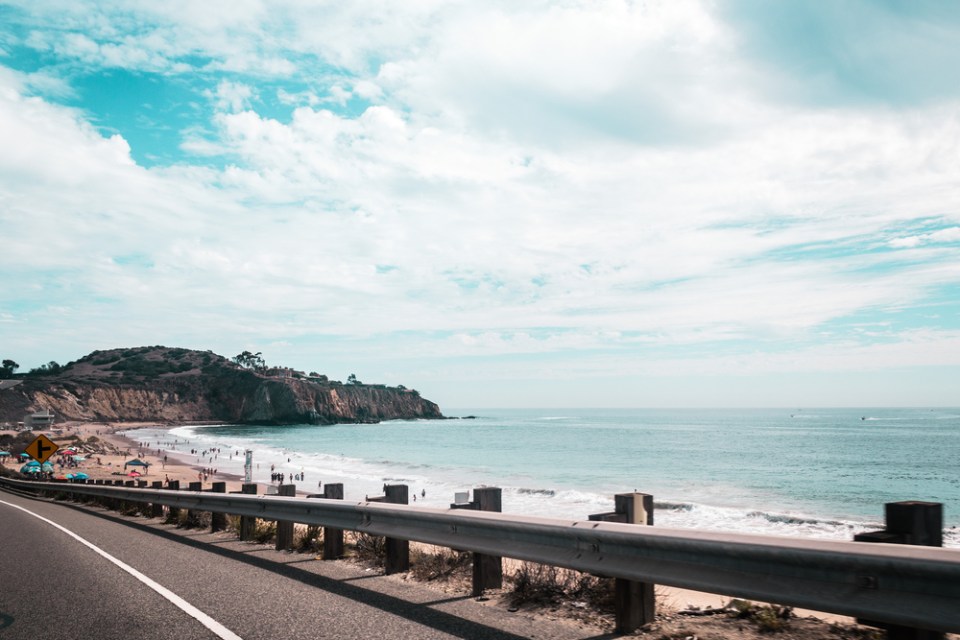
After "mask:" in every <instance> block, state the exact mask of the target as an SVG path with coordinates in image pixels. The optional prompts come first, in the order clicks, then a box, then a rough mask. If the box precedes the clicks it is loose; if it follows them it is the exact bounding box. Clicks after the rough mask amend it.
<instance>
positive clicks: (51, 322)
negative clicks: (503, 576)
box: [0, 0, 960, 413]
mask: <svg viewBox="0 0 960 640" xmlns="http://www.w3.org/2000/svg"><path fill="white" fill-rule="evenodd" d="M0 238H2V244H0V357H2V358H10V359H13V360H14V361H16V362H17V363H19V364H20V367H21V371H26V370H29V369H30V368H33V367H37V366H40V365H41V364H43V363H47V362H49V361H51V360H53V361H57V362H59V363H61V364H64V363H66V362H69V361H71V360H75V359H77V358H80V357H82V356H84V355H86V354H88V353H90V352H91V351H94V350H97V349H111V348H117V347H135V346H146V345H165V346H170V347H187V348H192V349H199V350H208V349H209V350H212V351H214V352H215V353H218V354H221V355H224V356H226V357H231V356H233V355H236V354H238V353H240V352H241V351H244V350H249V351H253V352H261V353H262V354H263V358H264V360H265V361H266V362H267V364H269V365H284V366H291V367H294V368H297V369H300V370H303V371H306V372H311V371H316V372H318V373H323V374H326V375H329V376H330V377H331V378H332V379H339V380H346V378H347V376H349V375H350V374H355V375H356V376H357V378H358V379H360V380H361V381H363V382H368V383H385V384H390V385H396V384H403V385H405V386H407V387H410V388H415V389H417V390H419V391H420V392H421V394H422V395H423V396H424V397H426V398H428V399H430V400H433V401H435V402H437V403H438V404H439V405H440V407H441V409H442V410H444V411H445V412H447V413H455V412H454V411H453V410H454V409H456V408H474V407H475V408H490V407H504V408H510V407H545V408H554V407H555V408H568V407H767V406H773V407H813V406H927V405H930V406H958V405H960V3H952V2H940V1H937V2H928V1H924V0H912V1H909V2H907V1H905V0H903V1H887V2H884V1H881V0H869V1H868V0H836V1H833V2H808V1H806V0H804V1H790V0H785V1H783V2H767V1H766V0H729V1H719V0H718V1H715V2H714V1H708V0H663V1H656V0H650V1H647V2H640V1H636V2H632V1H629V0H620V1H615V0H609V1H607V0H560V1H555V2H546V1H539V0H521V1H519V2H518V1H516V0H503V1H500V0H489V1H485V2H474V1H467V0H447V1H439V0H408V1H404V2H396V1H392V0H351V2H325V1H320V0H271V1H270V2H266V1H265V0H205V1H204V2H195V1H193V0H165V1H164V2H146V1H134V0H0Z"/></svg>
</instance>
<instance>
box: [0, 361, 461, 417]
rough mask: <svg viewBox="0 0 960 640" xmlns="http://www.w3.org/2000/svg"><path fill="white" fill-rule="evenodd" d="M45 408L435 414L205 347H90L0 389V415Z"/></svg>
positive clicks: (130, 413)
mask: <svg viewBox="0 0 960 640" xmlns="http://www.w3.org/2000/svg"><path fill="white" fill-rule="evenodd" d="M42 410H49V411H53V412H54V413H55V414H56V415H57V419H58V420H59V419H63V420H84V421H131V422H200V421H222V422H229V423H257V424H304V423H308V424H334V423H344V422H346V423H349V422H376V421H381V420H394V419H413V418H442V417H443V415H442V414H441V412H440V408H439V407H438V406H437V405H436V404H434V403H433V402H430V401H429V400H426V399H424V398H422V397H420V394H419V393H417V392H416V391H411V390H407V389H404V388H402V387H399V388H395V387H386V386H382V385H364V384H348V385H343V384H340V383H338V382H328V381H325V380H322V379H302V378H297V377H290V372H287V371H284V372H282V377H281V375H279V374H275V375H269V372H267V373H258V372H254V371H251V370H248V369H243V368H241V367H239V366H238V365H235V364H234V363H232V362H230V361H228V360H226V359H225V358H223V357H221V356H217V355H216V354H212V353H210V352H198V351H189V350H186V349H168V348H166V347H142V348H139V349H126V350H120V349H116V350H112V351H106V352H94V353H92V354H90V355H89V356H86V357H85V358H82V359H80V360H78V361H77V362H75V363H71V364H70V365H67V366H66V367H64V369H63V371H62V372H59V373H57V374H56V375H45V376H30V377H27V378H24V380H23V382H22V383H21V384H19V385H17V386H15V387H12V388H8V389H4V390H2V391H0V421H5V422H17V421H20V420H23V417H24V415H25V414H26V413H29V412H32V411H42Z"/></svg>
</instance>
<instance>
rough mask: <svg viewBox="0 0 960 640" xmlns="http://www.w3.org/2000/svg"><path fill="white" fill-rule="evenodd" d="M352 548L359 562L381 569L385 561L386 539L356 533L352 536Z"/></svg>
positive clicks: (360, 532)
mask: <svg viewBox="0 0 960 640" xmlns="http://www.w3.org/2000/svg"><path fill="white" fill-rule="evenodd" d="M353 548H354V551H355V552H356V554H357V559H358V560H360V561H361V562H368V563H370V564H373V565H376V566H378V567H382V566H383V565H384V564H385V563H386V559H387V539H386V538H385V537H383V536H372V535H370V534H369V533H364V532H362V531H357V532H355V533H354V535H353Z"/></svg>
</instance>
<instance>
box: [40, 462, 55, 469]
mask: <svg viewBox="0 0 960 640" xmlns="http://www.w3.org/2000/svg"><path fill="white" fill-rule="evenodd" d="M41 468H42V469H43V470H44V471H53V464H51V463H49V462H44V463H43V466H42V467H41Z"/></svg>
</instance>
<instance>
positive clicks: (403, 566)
mask: <svg viewBox="0 0 960 640" xmlns="http://www.w3.org/2000/svg"><path fill="white" fill-rule="evenodd" d="M384 497H385V500H384V502H389V503H390V504H409V503H410V502H409V501H410V495H409V487H407V485H405V484H388V485H387V487H386V491H385V496H384ZM386 547H387V560H386V564H385V565H384V573H386V574H387V575H390V574H391V573H403V572H404V571H409V570H410V541H409V540H398V539H396V538H387V540H386Z"/></svg>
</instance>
